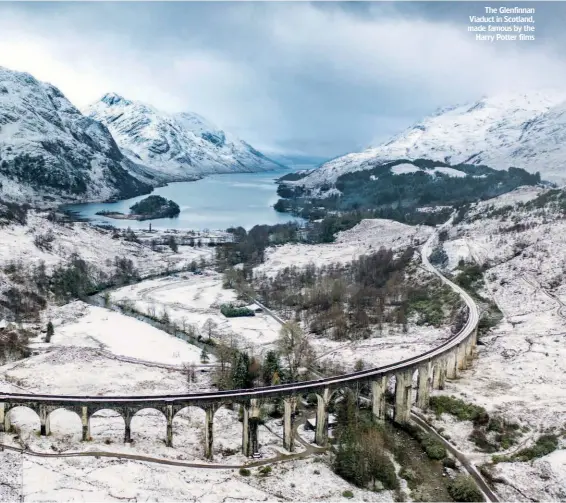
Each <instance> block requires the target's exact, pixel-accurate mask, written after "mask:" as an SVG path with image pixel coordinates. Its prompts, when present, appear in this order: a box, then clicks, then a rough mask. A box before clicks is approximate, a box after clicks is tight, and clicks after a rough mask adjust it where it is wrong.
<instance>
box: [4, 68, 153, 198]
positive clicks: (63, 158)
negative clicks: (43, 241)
mask: <svg viewBox="0 0 566 503" xmlns="http://www.w3.org/2000/svg"><path fill="white" fill-rule="evenodd" d="M136 170H138V167H137V166H135V164H134V163H133V162H132V161H130V160H129V159H128V158H126V157H125V156H124V155H123V154H122V152H121V151H120V149H119V148H118V146H117V145H116V142H115V141H114V140H113V138H112V135H111V134H110V132H109V131H108V129H107V128H106V127H105V126H103V125H102V124H100V123H99V122H97V121H95V120H93V119H91V118H89V117H85V116H84V115H82V114H81V112H80V111H79V110H78V109H76V108H75V107H74V106H73V105H72V104H71V103H70V102H69V101H68V100H67V99H66V98H65V96H63V94H62V93H61V91H59V89H57V88H56V87H54V86H52V85H51V84H47V83H44V82H40V81H38V80H36V79H35V78H34V77H32V76H31V75H29V74H28V73H21V72H15V71H12V70H8V69H6V68H3V67H0V199H6V200H13V201H20V202H29V203H41V202H47V201H52V202H61V201H88V200H106V199H109V198H116V197H120V198H123V197H132V196H134V195H138V194H141V193H145V192H149V190H150V186H149V185H148V184H146V183H144V182H142V181H140V180H139V179H137V178H135V177H134V176H132V175H131V174H130V173H132V172H135V171H136Z"/></svg>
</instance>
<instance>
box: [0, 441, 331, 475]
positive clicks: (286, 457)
mask: <svg viewBox="0 0 566 503" xmlns="http://www.w3.org/2000/svg"><path fill="white" fill-rule="evenodd" d="M298 438H300V437H298ZM301 443H303V440H302V439H301ZM307 446H310V444H308V443H306V444H305V447H307ZM310 447H311V449H307V450H305V451H303V452H298V453H294V454H283V453H279V454H277V455H276V456H274V457H272V458H267V459H259V460H255V461H251V462H247V463H244V464H239V465H236V464H223V463H218V464H214V463H210V464H207V463H195V462H191V461H176V460H174V459H166V458H157V457H153V456H144V455H142V454H126V453H121V452H110V451H84V452H61V453H51V452H38V451H33V450H31V449H26V448H21V447H14V446H11V445H6V444H0V452H1V451H3V450H7V451H14V452H20V453H22V454H25V455H28V456H35V457H39V458H81V457H90V458H92V457H94V458H100V457H102V458H113V459H126V460H130V461H143V462H146V463H156V464H160V465H169V466H180V467H184V468H204V469H210V470H237V469H239V468H254V467H257V466H264V465H272V464H276V463H283V462H287V461H295V460H297V459H304V458H308V457H310V456H311V455H312V454H315V453H318V452H324V451H325V449H319V448H316V447H313V446H310Z"/></svg>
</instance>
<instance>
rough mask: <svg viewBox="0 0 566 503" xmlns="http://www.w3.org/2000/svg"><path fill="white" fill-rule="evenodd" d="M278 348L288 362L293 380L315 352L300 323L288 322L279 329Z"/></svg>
mask: <svg viewBox="0 0 566 503" xmlns="http://www.w3.org/2000/svg"><path fill="white" fill-rule="evenodd" d="M277 346H278V349H279V351H280V353H281V356H282V357H283V360H284V361H285V362H286V364H287V369H288V371H289V375H290V377H291V380H293V381H296V380H297V378H298V376H299V369H300V368H301V367H303V366H305V365H307V364H308V362H309V361H310V360H311V359H312V357H313V355H314V352H313V350H312V348H311V345H310V343H309V341H308V339H307V338H306V336H305V334H304V332H303V330H302V329H301V327H300V325H299V324H298V323H296V322H287V323H285V324H284V325H283V326H282V327H281V330H280V331H279V339H278V341H277Z"/></svg>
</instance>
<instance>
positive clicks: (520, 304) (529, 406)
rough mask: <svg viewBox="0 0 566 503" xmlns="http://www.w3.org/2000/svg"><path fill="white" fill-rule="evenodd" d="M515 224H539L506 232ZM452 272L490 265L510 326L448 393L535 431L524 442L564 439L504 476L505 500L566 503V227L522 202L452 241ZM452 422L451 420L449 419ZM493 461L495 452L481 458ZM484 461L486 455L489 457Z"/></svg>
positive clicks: (507, 468) (500, 202)
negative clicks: (467, 265)
mask: <svg viewBox="0 0 566 503" xmlns="http://www.w3.org/2000/svg"><path fill="white" fill-rule="evenodd" d="M540 192H541V189H534V188H532V189H519V190H517V191H514V192H513V193H511V194H508V195H504V196H500V197H499V198H496V199H494V200H490V201H485V202H482V203H480V204H479V205H478V206H477V207H476V209H475V210H472V215H474V214H476V213H477V212H482V211H486V210H489V208H490V207H494V208H502V207H504V206H507V205H514V206H515V205H516V204H517V203H521V202H526V201H529V200H531V199H533V198H534V197H536V195H538V194H539V193H540ZM515 223H521V224H525V225H527V226H528V227H530V228H527V229H521V230H519V231H517V230H511V231H505V229H507V228H509V227H511V226H513V225H514V224H515ZM444 248H445V250H446V251H447V253H448V255H449V259H450V260H449V268H452V267H455V266H456V265H457V263H458V259H459V258H465V259H466V260H472V259H473V260H474V261H476V262H478V263H480V264H488V266H489V269H488V271H487V272H486V273H485V274H484V278H485V283H486V289H485V292H484V295H485V296H486V297H490V298H491V299H492V300H493V301H494V302H495V303H496V304H497V305H498V307H499V309H500V310H501V311H502V313H503V315H504V318H503V321H502V322H501V323H500V324H499V325H498V326H497V327H495V328H494V329H492V330H491V331H490V332H489V334H488V335H486V336H485V337H484V338H483V339H482V344H481V345H479V346H478V358H477V359H476V360H474V364H473V366H472V368H471V369H470V370H468V371H465V372H463V373H462V375H461V378H459V379H457V380H454V381H450V382H448V384H447V387H446V390H445V391H443V392H442V394H454V395H455V396H457V397H460V398H462V399H463V400H465V401H467V402H474V403H478V404H479V405H482V406H484V407H485V408H486V409H487V411H488V412H489V413H490V414H497V415H501V416H503V417H504V418H506V419H507V420H509V421H513V422H518V423H519V424H520V425H521V426H526V427H527V428H529V430H528V432H526V433H525V434H524V435H523V438H522V439H521V442H523V443H524V444H525V445H530V444H532V443H533V442H534V441H535V440H536V438H538V437H539V436H540V435H541V434H543V433H555V434H557V435H558V436H559V437H560V438H561V440H560V442H561V443H560V444H559V445H560V446H561V447H560V448H559V450H557V451H555V452H554V453H552V454H549V455H547V456H545V457H543V458H541V459H538V460H536V461H533V462H522V463H519V462H514V463H499V464H496V465H495V467H494V473H495V475H496V476H497V477H501V478H503V479H505V480H506V481H507V482H508V485H504V484H497V490H498V491H499V492H500V494H501V496H502V498H503V499H505V500H515V499H518V500H523V501H524V500H529V499H530V500H537V501H540V500H543V501H551V500H555V501H556V500H564V499H565V498H566V461H565V458H566V439H565V438H564V431H565V427H566V345H565V344H564V337H565V335H564V334H565V333H566V318H565V316H566V308H565V307H564V305H563V304H562V303H563V302H566V284H565V282H564V264H565V263H566V222H565V221H564V220H563V219H561V218H560V217H559V215H557V214H555V213H553V212H549V211H546V212H542V213H541V211H540V210H538V211H533V210H531V211H529V212H527V211H526V210H525V209H524V208H521V207H517V206H515V209H514V210H512V211H511V212H510V213H509V214H508V215H506V216H494V217H492V218H481V219H476V220H474V221H472V222H471V223H470V222H469V221H466V220H465V221H463V222H461V223H460V224H458V226H456V228H455V229H452V230H451V232H450V238H449V241H447V242H445V243H444ZM444 419H445V418H444ZM436 424H437V425H442V426H443V427H445V429H446V432H447V433H449V434H450V436H451V437H452V440H453V441H454V442H455V443H456V445H457V446H459V447H460V448H461V449H462V450H463V451H467V452H470V451H471V450H472V449H473V446H472V445H471V444H470V442H469V441H468V439H467V437H468V434H469V433H470V431H471V425H466V424H462V423H460V422H457V421H456V422H454V421H446V420H443V421H440V422H437V423H436ZM480 458H483V459H484V460H485V459H486V458H487V459H489V458H490V456H480ZM480 458H478V459H480Z"/></svg>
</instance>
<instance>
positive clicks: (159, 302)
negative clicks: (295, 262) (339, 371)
mask: <svg viewBox="0 0 566 503" xmlns="http://www.w3.org/2000/svg"><path fill="white" fill-rule="evenodd" d="M111 297H112V301H114V302H124V301H126V302H130V303H132V305H134V306H135V308H136V310H138V311H140V312H142V313H148V312H151V313H155V314H156V315H157V316H158V317H160V316H162V315H163V313H164V312H167V314H168V316H169V318H170V319H171V321H173V322H174V323H175V324H176V325H177V326H180V327H182V326H183V323H185V325H186V326H189V325H194V326H196V328H197V329H198V330H199V332H200V334H201V335H202V336H203V337H205V336H208V331H209V330H208V329H207V327H208V326H211V325H212V326H213V328H212V329H211V330H210V331H211V335H212V337H213V338H216V339H220V340H224V341H226V342H230V341H234V342H236V343H238V344H239V345H240V346H241V347H243V348H244V347H247V348H250V349H251V350H257V352H258V353H261V352H262V351H263V349H264V348H265V347H266V346H269V345H272V344H273V343H274V342H275V341H276V339H277V337H278V334H279V330H280V328H281V326H280V325H279V323H277V321H275V320H274V319H273V318H272V317H271V316H269V315H268V314H266V313H256V315H255V316H249V317H248V316H245V317H239V318H226V317H225V316H224V315H223V314H221V313H220V306H221V305H222V304H228V303H231V302H235V301H236V292H235V291H234V290H227V289H224V288H222V275H220V274H218V273H215V272H213V271H211V270H206V271H205V274H202V275H198V274H191V273H185V274H182V275H177V276H176V277H172V276H169V277H166V278H159V279H155V280H149V281H144V282H142V283H138V284H136V285H131V286H127V287H123V288H120V289H118V290H116V291H114V292H112V295H111Z"/></svg>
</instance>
